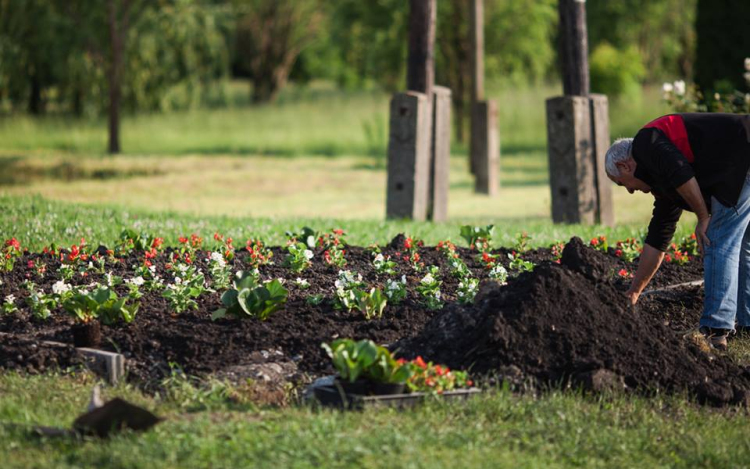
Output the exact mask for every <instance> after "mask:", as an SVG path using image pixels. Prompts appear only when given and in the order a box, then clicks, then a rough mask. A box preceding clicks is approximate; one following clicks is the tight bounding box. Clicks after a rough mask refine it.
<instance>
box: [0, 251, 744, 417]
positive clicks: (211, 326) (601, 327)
mask: <svg viewBox="0 0 750 469" xmlns="http://www.w3.org/2000/svg"><path fill="white" fill-rule="evenodd" d="M402 245H403V239H395V240H394V242H393V243H392V244H391V245H389V246H387V247H386V248H385V249H384V254H386V255H391V256H393V258H394V260H397V264H398V266H397V273H396V275H393V276H392V277H393V278H400V277H401V275H402V274H403V275H406V276H407V278H408V281H409V287H408V290H409V295H408V298H407V299H406V300H405V301H404V302H403V303H402V304H400V305H390V304H389V305H388V307H387V308H386V310H385V314H384V316H383V318H382V319H375V320H370V321H368V320H366V319H365V318H364V317H363V316H362V315H361V313H358V312H345V311H339V310H336V309H334V308H333V303H332V297H333V294H334V289H335V287H334V282H335V280H336V278H337V273H338V270H339V269H338V268H337V267H333V266H328V265H326V264H325V263H323V262H322V255H321V253H320V252H316V257H315V259H314V262H313V265H312V267H310V268H309V269H307V270H305V271H304V272H302V273H301V274H294V273H292V272H290V271H289V270H288V269H286V268H284V267H282V266H281V264H282V259H283V257H284V254H283V252H282V250H281V249H279V248H275V249H274V260H275V261H276V264H275V265H269V266H263V267H261V276H262V278H264V279H271V278H284V279H286V281H287V282H286V287H287V288H288V289H289V292H290V294H289V299H288V302H287V304H286V306H285V308H284V309H282V310H281V311H279V312H277V313H275V314H274V315H272V316H271V317H270V318H269V319H268V320H267V321H265V322H261V321H258V320H254V319H247V320H238V319H223V320H219V321H212V320H211V313H212V312H213V311H214V310H216V309H217V308H219V307H220V306H221V304H220V296H221V292H216V293H209V294H206V295H204V296H202V297H201V298H199V299H198V303H199V308H198V309H197V310H192V311H188V312H186V313H183V314H180V315H175V314H172V313H171V312H170V311H169V307H168V303H167V301H166V300H165V299H164V298H162V297H161V295H160V294H159V293H146V294H145V295H144V297H143V298H142V299H141V301H140V310H139V313H138V315H137V316H136V319H135V321H134V322H133V323H132V324H129V325H116V326H104V325H103V326H102V328H101V329H102V345H101V348H103V349H107V350H111V351H119V352H120V353H123V354H124V355H125V356H126V357H127V358H128V372H129V377H130V379H131V380H132V381H134V382H136V383H139V384H141V385H144V386H149V385H151V384H154V383H158V381H159V380H160V379H162V378H164V377H166V376H168V375H169V374H170V373H171V370H172V368H173V367H174V366H178V367H180V368H181V369H182V370H184V371H185V372H186V373H188V374H193V375H199V376H203V375H208V374H211V373H217V372H221V371H223V370H227V369H230V368H233V367H238V366H243V365H249V364H254V363H260V362H266V361H274V360H283V361H286V362H290V361H291V362H295V363H296V364H297V366H298V367H299V369H300V370H301V371H302V372H304V373H307V374H308V375H309V376H312V377H314V376H318V375H321V374H325V373H330V372H332V369H331V367H330V364H329V359H328V358H327V357H326V356H325V354H324V352H323V350H322V348H321V346H320V345H321V343H322V342H328V341H331V340H334V339H336V338H339V337H351V338H355V339H360V338H370V339H372V340H375V341H377V342H379V343H385V344H395V343H397V342H398V345H397V347H398V348H399V350H400V351H401V352H402V353H403V354H407V355H416V354H422V355H423V356H425V358H428V359H430V360H433V361H438V362H446V363H447V364H449V365H450V366H452V367H459V368H466V367H471V368H472V370H474V371H475V372H480V373H484V372H494V371H497V370H498V369H500V368H502V367H507V366H508V365H513V366H515V367H517V369H519V370H520V371H521V372H522V373H523V375H525V376H529V377H534V378H535V379H537V380H539V381H540V382H559V381H566V380H571V379H572V378H573V377H574V376H576V375H582V373H584V374H585V372H591V371H596V370H599V369H606V370H610V371H612V372H614V373H616V374H617V375H618V376H620V377H622V379H623V380H624V382H625V383H626V384H627V385H628V386H629V387H631V388H642V389H650V390H656V389H665V390H681V389H685V390H688V391H689V392H692V393H694V394H695V395H696V396H699V397H700V398H701V399H703V400H706V401H709V402H729V401H732V399H735V394H737V393H740V390H741V389H745V388H750V386H747V385H746V384H747V378H745V377H744V375H743V370H740V369H739V368H737V367H736V366H734V365H731V364H730V363H728V362H727V361H726V360H723V359H716V360H714V361H713V362H709V361H708V360H709V358H707V355H705V354H703V352H700V351H699V350H698V349H697V347H696V346H693V345H691V344H689V343H687V342H686V341H685V340H684V339H681V338H680V337H678V336H677V335H676V334H675V333H674V330H680V329H683V328H685V329H687V328H689V327H691V326H692V325H694V323H695V322H697V316H696V314H697V315H699V314H700V310H699V306H700V304H701V303H702V300H701V293H700V289H693V290H688V291H686V292H681V291H680V292H672V293H670V294H669V295H672V296H669V295H661V294H659V295H653V296H649V297H644V299H643V301H642V302H641V303H642V305H639V306H640V307H639V309H638V311H629V310H628V309H627V308H625V306H624V304H625V302H624V297H623V296H622V291H624V289H625V288H627V281H626V280H623V279H620V278H618V276H617V272H618V271H619V270H620V269H623V268H624V269H626V270H628V271H631V272H632V271H634V270H635V265H634V264H628V263H625V262H623V261H622V260H621V259H619V258H617V257H615V256H614V255H612V253H610V254H609V255H608V254H603V253H600V252H598V251H594V250H593V249H590V248H588V247H586V246H583V245H582V244H581V242H580V240H579V241H575V242H573V243H572V244H570V245H569V246H568V247H567V248H566V251H565V255H564V258H563V262H562V263H561V264H557V263H555V260H554V259H553V258H552V254H551V251H550V250H549V249H537V250H532V251H528V252H525V253H523V254H522V257H523V258H524V259H527V260H531V261H533V262H535V263H537V264H538V266H537V267H536V269H535V270H534V272H532V273H526V274H521V275H520V276H518V277H514V278H511V279H510V280H509V283H508V285H506V286H504V287H496V286H493V285H494V284H493V283H492V282H486V284H484V285H483V288H482V292H481V293H480V296H479V297H478V301H477V302H476V305H475V306H461V305H459V304H458V303H457V302H456V289H457V286H458V280H457V279H455V278H454V277H452V276H451V275H450V270H449V266H448V263H447V260H446V257H445V255H444V254H442V253H441V252H439V251H437V250H435V249H434V248H427V247H422V248H420V249H419V253H420V255H421V257H422V262H424V264H425V265H428V266H429V265H439V266H440V270H441V277H442V280H443V286H442V292H443V295H444V299H445V300H446V306H445V307H444V308H443V309H442V310H441V311H437V312H436V311H429V310H427V309H426V308H425V307H423V306H422V305H421V304H420V302H419V297H418V294H417V292H416V290H415V286H416V285H417V283H418V282H419V280H420V279H421V278H422V277H423V276H424V274H425V270H422V271H421V272H415V271H414V270H413V269H412V268H411V267H410V266H409V265H408V263H407V262H406V261H404V260H403V259H402V258H401V257H402V255H403V253H402V252H401V246H402ZM509 252H510V250H509V249H500V250H497V251H495V254H499V259H500V262H502V263H503V264H504V265H505V266H506V267H508V263H509V260H508V259H507V254H508V253H509ZM458 253H459V255H460V256H461V258H462V259H463V260H464V262H465V263H466V264H467V266H468V267H469V269H470V270H471V271H472V273H473V275H474V276H476V277H477V278H480V279H484V278H487V273H486V269H485V268H484V266H483V265H482V263H481V262H480V261H479V260H478V259H477V254H476V252H472V251H469V250H467V249H463V248H459V249H458ZM169 255H170V253H169V252H168V251H167V252H165V253H162V254H160V256H159V257H158V258H157V259H156V262H155V264H156V265H157V268H158V272H159V274H160V275H161V276H162V277H163V278H165V279H171V278H172V275H171V273H170V272H169V270H167V269H166V267H165V266H166V264H167V263H168V261H169ZM204 257H205V255H201V256H198V259H196V261H195V262H196V264H197V265H198V266H200V267H201V268H202V269H203V271H204V272H208V268H207V264H206V261H205V260H204V259H203V258H204ZM346 258H347V261H348V264H347V266H346V267H345V269H347V270H352V271H354V272H358V273H360V274H362V276H363V278H364V280H365V281H366V282H367V284H368V285H370V286H380V287H383V286H384V284H385V281H386V279H387V278H388V276H386V275H378V274H377V273H376V272H375V271H374V269H373V267H372V263H371V260H372V254H371V253H370V252H369V251H367V250H365V249H363V248H358V247H348V248H347V253H346ZM30 260H31V261H34V262H35V263H36V265H37V266H38V265H39V264H40V263H44V264H46V266H47V271H46V273H44V274H42V275H38V274H36V273H35V272H34V270H33V269H32V268H31V267H29V266H28V261H30ZM141 260H142V253H140V254H139V255H136V254H132V255H131V256H130V257H128V258H126V259H123V261H122V262H121V263H118V264H115V265H108V266H107V270H108V271H112V273H114V274H115V275H120V276H123V277H126V278H131V277H133V273H132V266H133V265H135V264H139V263H140V262H141ZM246 262H247V254H246V252H245V251H238V252H237V257H236V258H235V259H234V261H233V265H232V267H233V271H237V270H243V269H247V264H246ZM59 265H60V262H59V260H57V259H55V258H53V257H51V256H48V255H44V254H34V253H32V254H26V255H24V256H23V257H22V258H21V259H19V260H18V261H17V263H16V266H15V268H14V269H13V271H11V272H9V273H0V280H2V284H0V298H4V297H5V296H6V295H9V294H14V295H15V296H16V298H17V305H18V306H19V309H20V311H19V312H18V313H16V314H13V315H7V316H0V332H5V333H9V334H10V335H9V336H5V337H3V338H0V342H2V346H3V347H5V348H0V366H3V367H6V368H19V366H25V369H27V370H28V371H30V372H35V371H43V370H44V369H46V368H48V367H49V366H55V363H54V360H52V358H56V360H57V366H59V367H67V366H71V365H73V364H74V363H75V360H74V358H75V357H74V355H75V354H74V352H73V349H72V348H71V349H70V350H67V351H63V350H58V349H54V351H51V352H49V354H47V352H44V353H42V354H41V356H43V357H47V355H50V357H48V358H44V359H42V358H38V357H37V356H40V352H38V350H39V349H40V345H39V344H40V343H41V342H40V341H41V340H55V341H59V342H64V343H68V344H72V343H73V334H72V330H71V326H72V325H73V321H72V319H71V318H70V317H69V316H67V315H66V314H65V313H64V312H63V311H62V310H60V309H58V310H57V311H54V312H53V317H52V318H51V319H50V320H47V321H44V322H39V321H35V320H33V319H32V318H31V315H30V312H29V310H28V308H27V307H26V306H22V305H23V301H24V298H25V297H26V296H27V295H28V294H27V293H26V291H25V290H24V289H23V288H22V287H21V283H22V282H23V281H24V280H26V279H30V280H33V281H34V282H35V284H36V285H37V288H38V289H41V290H43V291H44V292H45V293H49V292H50V291H51V286H52V284H53V283H54V282H55V281H57V280H59V278H58V277H57V268H58V267H59ZM206 275H207V278H209V276H208V274H206ZM297 277H301V278H304V279H306V280H308V281H309V282H310V285H311V287H310V288H309V289H307V290H301V289H300V288H299V287H297V286H296V285H295V284H294V279H295V278H297ZM701 277H702V266H701V265H700V263H699V262H695V261H693V262H691V263H689V264H688V265H686V266H677V265H673V264H667V265H665V266H663V267H662V269H661V270H660V272H659V273H658V274H657V276H656V277H655V279H654V280H653V282H652V286H654V287H661V286H666V285H670V284H674V283H681V282H685V281H691V280H697V279H700V278H701ZM103 278H104V277H103V275H100V274H90V275H89V276H88V277H87V278H81V277H76V278H75V279H74V280H73V281H71V282H70V283H74V284H79V285H87V284H89V283H90V282H92V281H99V282H102V283H103ZM118 292H119V293H120V294H121V295H122V294H125V292H126V290H125V288H124V287H118ZM313 294H323V295H325V297H326V300H325V301H324V302H323V303H322V304H320V305H317V306H313V305H310V304H308V303H307V301H306V299H307V298H308V297H309V296H310V295H313ZM680 295H683V296H680ZM684 295H688V296H684ZM681 301H682V302H684V303H685V304H686V305H690V306H691V309H690V310H689V311H687V310H683V309H681V306H680V302H681ZM696 305H697V306H696ZM696 308H697V309H696ZM696 312H697V313H696ZM9 337H13V339H12V340H13V342H11V341H10V338H9ZM32 345H36V349H35V350H36V352H34V353H36V355H34V354H33V353H32V351H31V348H32ZM27 349H28V350H27ZM279 352H280V353H279ZM71 354H72V355H71ZM19 355H20V356H21V359H18V357H19ZM32 357H37V358H32ZM34 360H36V361H34ZM40 360H41V361H40ZM26 362H28V363H29V365H28V366H26V365H24V364H25V363H26ZM706 379H708V381H706ZM722 393H723V394H722ZM730 394H731V396H729V395H730ZM722 396H723V397H722Z"/></svg>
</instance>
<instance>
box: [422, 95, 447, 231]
mask: <svg viewBox="0 0 750 469" xmlns="http://www.w3.org/2000/svg"><path fill="white" fill-rule="evenodd" d="M432 110H433V125H434V126H433V128H432V131H433V134H432V158H431V165H430V168H431V171H430V204H429V207H428V210H427V213H428V218H429V219H430V220H432V221H446V220H447V219H448V189H449V184H450V183H449V181H448V174H449V168H450V156H451V90H450V89H449V88H445V87H443V86H435V87H434V88H433V105H432Z"/></svg>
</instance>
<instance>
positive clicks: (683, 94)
mask: <svg viewBox="0 0 750 469" xmlns="http://www.w3.org/2000/svg"><path fill="white" fill-rule="evenodd" d="M744 68H745V72H744V74H743V76H744V78H745V81H747V83H748V86H750V57H748V58H746V59H745V63H744ZM662 91H663V96H662V97H663V99H664V101H666V102H667V103H668V104H669V105H670V106H671V107H672V109H674V110H675V112H729V113H735V114H746V113H750V93H743V92H742V91H740V90H732V89H726V90H723V91H716V92H714V94H713V95H710V96H705V95H704V94H703V92H702V91H701V90H700V88H699V87H698V86H697V85H695V84H691V85H687V84H686V83H685V81H683V80H677V81H674V82H671V83H670V82H667V83H664V85H662Z"/></svg>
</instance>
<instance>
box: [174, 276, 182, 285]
mask: <svg viewBox="0 0 750 469" xmlns="http://www.w3.org/2000/svg"><path fill="white" fill-rule="evenodd" d="M174 284H175V285H182V279H181V278H180V277H175V278H174Z"/></svg>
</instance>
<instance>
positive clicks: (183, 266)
mask: <svg viewBox="0 0 750 469" xmlns="http://www.w3.org/2000/svg"><path fill="white" fill-rule="evenodd" d="M177 270H179V271H180V272H187V270H188V266H187V264H177Z"/></svg>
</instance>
